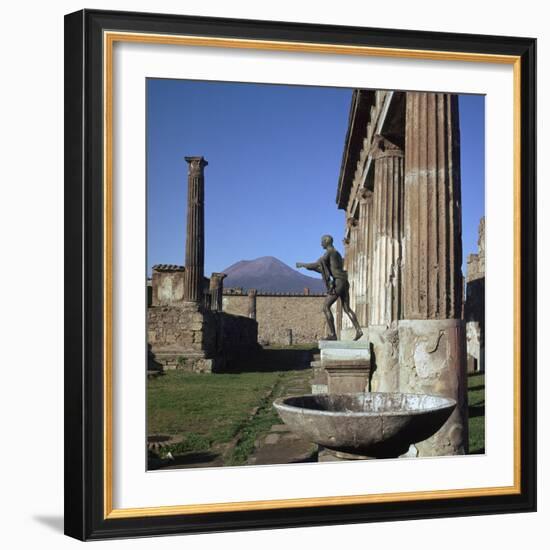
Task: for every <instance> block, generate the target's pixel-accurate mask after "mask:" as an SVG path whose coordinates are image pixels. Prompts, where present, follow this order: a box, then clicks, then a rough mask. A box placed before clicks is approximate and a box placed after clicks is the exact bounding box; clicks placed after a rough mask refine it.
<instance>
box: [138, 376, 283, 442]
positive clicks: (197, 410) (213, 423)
mask: <svg viewBox="0 0 550 550" xmlns="http://www.w3.org/2000/svg"><path fill="white" fill-rule="evenodd" d="M279 376H280V373H278V372H265V373H241V374H214V375H212V374H194V373H185V372H182V371H178V370H174V371H167V372H166V374H165V375H164V376H159V377H157V378H154V379H151V380H149V381H148V386H147V433H148V434H149V435H153V434H163V435H171V436H174V435H180V436H184V442H183V443H182V444H179V445H178V447H179V448H178V450H179V451H180V452H181V451H184V450H185V451H190V450H205V449H206V448H208V447H209V446H211V445H213V444H215V443H224V442H227V441H230V440H231V439H232V438H233V437H234V436H235V435H236V434H237V432H238V431H239V429H240V428H241V427H242V426H243V425H244V423H245V422H246V421H247V419H248V417H249V416H250V413H251V410H252V409H253V408H254V407H256V406H258V405H260V404H261V401H262V399H264V398H265V395H266V394H267V393H268V392H269V390H270V389H271V388H272V387H273V385H274V384H275V382H276V380H277V378H278V377H279Z"/></svg>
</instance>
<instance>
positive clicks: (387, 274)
mask: <svg viewBox="0 0 550 550" xmlns="http://www.w3.org/2000/svg"><path fill="white" fill-rule="evenodd" d="M397 141H398V140H397V139H396V138H389V137H386V136H381V135H376V136H374V138H373V146H372V148H371V151H370V155H371V158H372V160H373V163H374V194H373V206H372V218H373V219H372V233H373V237H372V247H373V249H372V274H371V287H372V288H371V301H370V318H369V339H370V341H371V343H372V346H373V350H374V355H375V361H376V371H375V374H374V375H373V379H372V387H373V389H375V390H376V391H382V392H395V391H398V389H399V340H398V332H397V321H398V319H399V317H400V315H401V265H402V241H403V186H404V183H403V163H404V162H403V161H404V153H403V149H402V147H400V146H399V145H398V143H397Z"/></svg>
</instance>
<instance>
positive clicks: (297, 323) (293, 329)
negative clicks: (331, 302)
mask: <svg viewBox="0 0 550 550" xmlns="http://www.w3.org/2000/svg"><path fill="white" fill-rule="evenodd" d="M249 300H250V298H249V296H247V295H246V294H236V293H234V291H230V292H228V293H225V291H224V296H223V310H224V312H226V313H231V314H233V315H241V316H245V317H248V315H249ZM324 300H325V297H324V295H318V294H309V295H307V294H264V293H260V292H259V293H258V294H257V295H256V320H257V321H258V342H259V343H260V344H261V345H269V344H281V345H287V344H291V343H292V344H305V343H311V342H317V341H318V340H320V339H321V338H323V337H324V336H325V332H326V326H325V324H326V323H325V317H324V315H323V303H324Z"/></svg>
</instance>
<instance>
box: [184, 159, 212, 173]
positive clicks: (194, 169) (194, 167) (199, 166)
mask: <svg viewBox="0 0 550 550" xmlns="http://www.w3.org/2000/svg"><path fill="white" fill-rule="evenodd" d="M185 160H186V161H187V162H188V163H189V175H190V176H200V175H202V173H203V172H204V167H205V166H208V162H207V161H206V160H205V159H204V157H185Z"/></svg>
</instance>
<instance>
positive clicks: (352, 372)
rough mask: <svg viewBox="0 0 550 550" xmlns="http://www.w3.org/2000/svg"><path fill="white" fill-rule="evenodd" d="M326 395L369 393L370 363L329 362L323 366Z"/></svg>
mask: <svg viewBox="0 0 550 550" xmlns="http://www.w3.org/2000/svg"><path fill="white" fill-rule="evenodd" d="M325 372H326V373H327V390H328V393H336V394H339V393H361V392H366V391H369V379H370V361H357V360H355V361H331V362H328V363H327V364H326V365H325Z"/></svg>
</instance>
